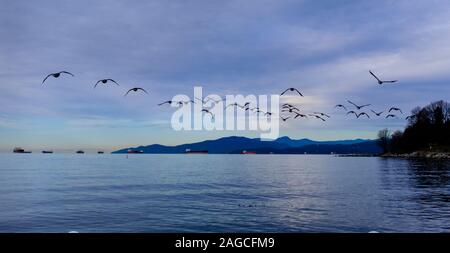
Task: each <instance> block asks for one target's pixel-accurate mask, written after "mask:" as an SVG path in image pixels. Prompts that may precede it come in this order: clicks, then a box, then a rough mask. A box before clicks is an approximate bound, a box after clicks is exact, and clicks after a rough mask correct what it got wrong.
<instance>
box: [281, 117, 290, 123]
mask: <svg viewBox="0 0 450 253" xmlns="http://www.w3.org/2000/svg"><path fill="white" fill-rule="evenodd" d="M290 118H291V117H287V118H283V117H281V116H280V119H281V120H282V121H283V122H286V120H288V119H290Z"/></svg>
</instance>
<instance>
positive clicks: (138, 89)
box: [138, 88, 148, 94]
mask: <svg viewBox="0 0 450 253" xmlns="http://www.w3.org/2000/svg"><path fill="white" fill-rule="evenodd" d="M138 90H141V91H143V92H145V93H147V94H148V92H147V91H146V90H144V89H143V88H138Z"/></svg>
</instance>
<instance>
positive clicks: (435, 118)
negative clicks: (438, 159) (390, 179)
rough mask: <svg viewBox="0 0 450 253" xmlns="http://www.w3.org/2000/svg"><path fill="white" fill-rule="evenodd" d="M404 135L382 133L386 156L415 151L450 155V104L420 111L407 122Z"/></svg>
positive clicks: (385, 130) (426, 107)
mask: <svg viewBox="0 0 450 253" xmlns="http://www.w3.org/2000/svg"><path fill="white" fill-rule="evenodd" d="M407 119H408V124H407V126H406V128H405V130H404V131H400V130H398V131H395V132H393V133H391V132H390V131H389V130H388V129H383V130H381V131H379V132H378V145H379V146H380V147H381V148H382V149H383V152H384V153H388V152H390V153H395V154H401V153H410V152H414V151H425V150H426V151H443V152H449V151H450V104H449V103H448V102H446V101H443V100H440V101H436V102H433V103H431V104H429V105H427V106H424V107H416V108H414V109H413V110H412V111H411V115H410V116H409V117H408V118H407Z"/></svg>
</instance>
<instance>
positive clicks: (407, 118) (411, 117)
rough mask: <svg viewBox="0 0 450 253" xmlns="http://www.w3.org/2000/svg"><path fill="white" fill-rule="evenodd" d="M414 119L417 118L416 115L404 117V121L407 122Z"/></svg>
mask: <svg viewBox="0 0 450 253" xmlns="http://www.w3.org/2000/svg"><path fill="white" fill-rule="evenodd" d="M415 117H417V115H409V116H408V117H406V118H405V119H406V120H409V119H414V118H415Z"/></svg>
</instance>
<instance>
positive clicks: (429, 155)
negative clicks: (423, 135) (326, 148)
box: [336, 151, 450, 159]
mask: <svg viewBox="0 0 450 253" xmlns="http://www.w3.org/2000/svg"><path fill="white" fill-rule="evenodd" d="M336 156H339V157H386V158H425V159H450V153H448V152H428V151H416V152H412V153H407V154H393V153H386V154H338V155H336Z"/></svg>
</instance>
